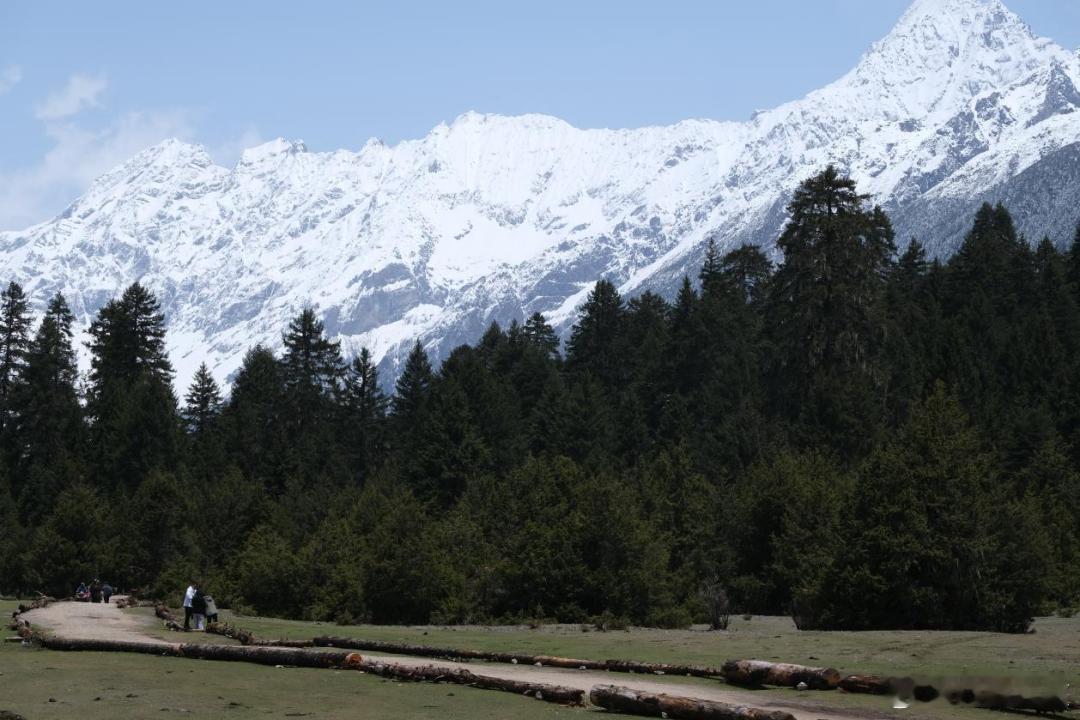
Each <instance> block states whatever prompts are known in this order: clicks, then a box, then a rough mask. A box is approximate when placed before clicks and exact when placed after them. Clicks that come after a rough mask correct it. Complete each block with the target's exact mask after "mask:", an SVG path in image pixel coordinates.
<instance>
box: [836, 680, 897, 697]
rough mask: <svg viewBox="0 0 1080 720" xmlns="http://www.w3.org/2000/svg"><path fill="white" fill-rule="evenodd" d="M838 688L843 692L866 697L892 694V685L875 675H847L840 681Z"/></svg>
mask: <svg viewBox="0 0 1080 720" xmlns="http://www.w3.org/2000/svg"><path fill="white" fill-rule="evenodd" d="M839 687H840V689H841V690H843V691H844V692H849V693H863V694H867V695H888V694H890V693H891V692H892V683H890V682H889V681H888V680H887V679H886V678H881V677H878V676H876V675H848V676H847V677H846V678H844V679H843V680H841V681H840V685H839Z"/></svg>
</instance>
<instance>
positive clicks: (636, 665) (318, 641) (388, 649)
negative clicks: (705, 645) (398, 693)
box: [313, 635, 721, 677]
mask: <svg viewBox="0 0 1080 720" xmlns="http://www.w3.org/2000/svg"><path fill="white" fill-rule="evenodd" d="M313 642H314V644H315V646H316V647H336V648H349V649H351V650H365V651H368V652H380V653H386V654H388V655H409V656H412V657H427V658H438V659H443V660H486V661H488V662H501V663H513V664H515V665H541V666H547V667H558V668H570V669H576V670H607V671H610V672H626V673H643V674H653V675H693V676H695V677H718V676H720V675H721V670H720V669H719V668H708V667H697V666H692V665H667V664H664V663H643V662H636V661H634V660H582V659H579V658H565V657H558V656H554V655H526V654H523V653H503V652H489V651H484V650H467V649H460V648H444V647H433V646H430V645H411V644H408V643H392V642H384V641H381V640H364V639H361V638H345V637H332V636H328V635H323V636H320V637H317V638H315V639H314V641H313Z"/></svg>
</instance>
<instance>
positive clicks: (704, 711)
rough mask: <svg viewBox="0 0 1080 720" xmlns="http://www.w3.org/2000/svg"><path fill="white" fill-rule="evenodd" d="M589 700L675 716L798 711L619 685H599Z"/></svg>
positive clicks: (728, 717) (768, 719)
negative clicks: (662, 692)
mask: <svg viewBox="0 0 1080 720" xmlns="http://www.w3.org/2000/svg"><path fill="white" fill-rule="evenodd" d="M589 701H590V702H592V704H593V705H596V706H598V707H602V708H604V709H605V710H611V711H613V712H619V713H625V714H627V715H643V716H645V717H667V718H672V719H673V720H795V716H794V715H792V714H790V713H786V712H784V711H782V710H763V709H761V708H754V707H748V706H745V705H729V704H727V703H721V702H714V701H710V700H698V699H696V698H687V697H677V696H674V695H655V694H652V693H645V692H640V691H638V690H632V689H630V688H626V687H619V686H617V685H597V686H596V687H594V688H593V689H592V691H591V692H590V693H589Z"/></svg>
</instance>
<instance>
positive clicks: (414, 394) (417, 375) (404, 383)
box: [391, 340, 434, 428]
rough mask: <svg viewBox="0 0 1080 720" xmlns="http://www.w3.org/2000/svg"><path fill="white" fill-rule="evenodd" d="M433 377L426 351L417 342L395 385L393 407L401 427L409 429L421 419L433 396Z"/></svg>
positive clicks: (396, 419) (395, 418)
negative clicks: (431, 395)
mask: <svg viewBox="0 0 1080 720" xmlns="http://www.w3.org/2000/svg"><path fill="white" fill-rule="evenodd" d="M433 377H434V373H433V372H432V370H431V361H430V360H429V359H428V356H427V353H426V352H425V351H424V346H423V345H421V344H420V341H419V340H417V341H416V344H415V345H413V349H412V350H411V351H410V352H409V356H408V357H407V358H406V359H405V368H404V369H403V370H402V371H401V375H400V376H398V379H397V383H396V384H395V385H394V398H393V400H392V401H391V406H392V407H393V413H394V420H395V422H396V423H397V424H398V426H399V427H404V428H409V427H411V426H413V425H414V424H415V423H416V422H417V420H418V419H419V418H420V415H421V413H423V411H424V409H425V407H426V406H427V401H428V398H429V396H430V394H431V383H432V379H433Z"/></svg>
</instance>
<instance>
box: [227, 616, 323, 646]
mask: <svg viewBox="0 0 1080 720" xmlns="http://www.w3.org/2000/svg"><path fill="white" fill-rule="evenodd" d="M206 632H208V633H212V634H214V635H223V636H225V637H227V638H231V639H233V640H237V641H239V642H240V644H241V645H259V646H262V647H291V648H309V647H315V643H314V642H312V641H311V640H285V639H280V640H264V639H262V638H257V637H255V635H254V634H253V633H250V632H248V631H247V630H244V629H243V628H238V627H236V626H235V625H229V624H228V623H220V622H216V623H207V625H206Z"/></svg>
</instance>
